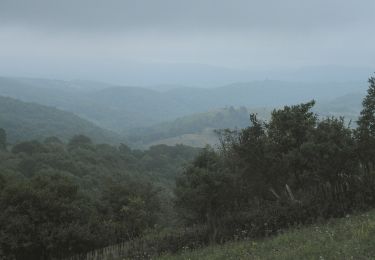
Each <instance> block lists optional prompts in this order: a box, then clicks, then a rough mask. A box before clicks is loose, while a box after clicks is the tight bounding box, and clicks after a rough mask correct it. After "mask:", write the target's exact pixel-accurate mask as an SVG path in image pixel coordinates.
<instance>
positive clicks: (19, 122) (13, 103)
mask: <svg viewBox="0 0 375 260" xmlns="http://www.w3.org/2000/svg"><path fill="white" fill-rule="evenodd" d="M0 128H3V129H5V130H6V132H7V133H8V142H9V143H10V144H14V143H16V142H19V141H25V140H34V139H37V140H43V139H45V138H46V137H49V136H56V137H58V138H60V139H61V140H64V141H66V140H68V139H70V138H72V137H73V136H74V135H77V134H84V135H87V136H89V137H90V138H92V139H93V140H95V141H97V142H103V143H120V142H121V141H123V138H121V137H120V135H118V134H115V133H114V132H111V131H109V130H104V129H102V128H100V127H98V126H96V125H95V124H93V123H92V122H90V121H87V120H85V119H82V118H80V117H78V116H77V115H75V114H73V113H70V112H65V111H61V110H58V109H56V108H52V107H47V106H42V105H39V104H35V103H26V102H22V101H19V100H16V99H13V98H8V97H1V96H0Z"/></svg>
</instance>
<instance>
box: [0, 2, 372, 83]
mask: <svg viewBox="0 0 375 260" xmlns="http://www.w3.org/2000/svg"><path fill="white" fill-rule="evenodd" d="M374 12H375V1H374V0H257V1H254V0H226V1H224V0H184V1H182V0H132V1H130V0H0V75H1V74H2V75H18V74H19V75H20V76H40V77H67V78H85V79H91V78H92V79H95V80H107V81H108V80H110V78H111V77H114V78H115V79H114V80H113V81H116V82H120V83H124V84H126V83H133V82H127V79H126V77H125V76H124V77H121V75H127V74H126V72H127V71H133V72H134V71H135V68H140V71H141V70H142V69H143V71H144V73H143V74H142V75H141V76H143V77H147V75H146V74H147V73H146V71H150V70H153V68H155V70H156V69H157V68H159V69H160V67H163V66H167V67H168V66H175V64H190V65H189V68H191V67H192V66H193V65H191V64H201V65H200V66H203V65H204V66H206V65H210V66H215V67H224V68H228V69H241V70H250V71H257V70H287V69H298V68H301V67H310V66H327V65H329V66H331V65H338V66H344V67H357V68H358V67H360V68H375V48H374V46H375V29H374V28H375V15H374ZM184 66H185V68H186V66H187V65H184ZM145 67H146V68H147V69H144V68H145ZM374 70H375V69H374ZM1 71H2V72H1ZM156 71H157V70H156ZM133 74H134V73H133ZM162 81H165V82H166V81H167V80H166V79H165V78H164V79H163V80H162ZM135 82H137V81H135ZM147 83H150V82H147ZM155 83H160V82H155ZM166 83H167V82H166ZM173 83H176V82H173ZM181 84H184V82H181Z"/></svg>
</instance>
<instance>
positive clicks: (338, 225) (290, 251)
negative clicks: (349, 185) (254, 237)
mask: <svg viewBox="0 0 375 260" xmlns="http://www.w3.org/2000/svg"><path fill="white" fill-rule="evenodd" d="M160 259H163V260H180V259H191V260H193V259H223V260H224V259H296V260H297V259H298V260H299V259H375V210H373V211H370V212H368V213H366V214H360V215H356V216H350V217H347V218H344V219H338V220H331V221H330V222H329V223H326V224H322V225H313V226H310V227H304V228H301V229H295V230H290V231H287V232H286V233H283V234H281V235H278V236H275V237H272V238H268V239H264V240H259V241H245V242H232V243H228V244H225V245H223V246H213V247H207V248H204V249H201V250H195V251H187V252H185V253H182V254H180V255H171V256H164V257H161V258H160Z"/></svg>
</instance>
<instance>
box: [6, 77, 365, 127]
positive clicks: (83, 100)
mask: <svg viewBox="0 0 375 260" xmlns="http://www.w3.org/2000/svg"><path fill="white" fill-rule="evenodd" d="M80 84H81V85H80ZM93 84H94V83H93ZM94 85H95V86H93V89H90V83H89V82H84V81H83V82H80V81H73V82H69V81H55V80H44V79H19V78H4V77H3V78H0V95H3V96H9V97H12V98H16V99H20V100H22V101H26V102H35V103H38V104H42V105H46V106H52V107H56V108H58V109H61V110H65V111H69V112H72V113H75V114H77V115H78V116H80V117H82V118H84V119H86V120H89V121H91V122H93V123H95V124H96V125H98V126H100V127H103V128H106V129H110V130H112V131H116V132H118V133H124V132H127V131H130V129H133V128H140V127H148V126H152V125H155V124H158V123H161V122H165V121H172V120H175V119H177V118H179V117H183V116H188V115H191V114H196V113H201V112H204V111H211V110H214V109H218V108H223V107H229V106H234V107H240V106H245V107H277V106H281V105H286V104H295V103H301V102H305V101H308V100H311V99H316V100H318V101H319V102H322V101H328V100H331V99H334V98H336V97H338V96H342V95H345V94H347V93H350V92H361V91H364V90H365V89H366V88H367V84H366V83H365V82H362V83H361V82H346V83H337V82H336V83H335V82H333V83H303V82H283V81H271V80H265V81H254V82H248V83H235V84H231V85H227V86H222V87H217V88H210V89H202V88H186V87H179V88H175V89H168V90H164V91H157V90H152V89H147V88H138V87H121V86H112V85H110V84H105V83H95V84H94Z"/></svg>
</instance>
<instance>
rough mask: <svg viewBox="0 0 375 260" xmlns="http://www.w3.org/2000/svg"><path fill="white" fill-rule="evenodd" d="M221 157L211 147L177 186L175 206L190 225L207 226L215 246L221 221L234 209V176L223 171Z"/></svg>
mask: <svg viewBox="0 0 375 260" xmlns="http://www.w3.org/2000/svg"><path fill="white" fill-rule="evenodd" d="M220 162H221V160H220V157H219V155H218V154H217V153H216V152H215V151H214V150H212V149H211V148H209V147H206V148H205V149H204V150H203V151H202V153H201V154H200V155H199V156H198V157H197V158H196V159H195V160H194V162H193V164H192V166H191V167H189V168H188V169H187V170H186V171H185V172H184V173H183V176H181V177H180V178H179V179H178V180H177V182H176V190H175V194H176V202H175V205H176V207H177V208H178V210H179V213H180V214H181V216H183V218H184V219H185V220H186V221H188V223H200V224H206V225H207V227H208V229H209V233H210V234H209V235H210V241H211V242H216V238H217V235H218V233H219V231H220V224H221V223H220V222H221V219H222V218H223V217H224V216H225V215H226V214H228V212H231V209H233V207H234V206H235V202H234V198H233V197H232V194H233V193H232V192H231V190H232V188H233V181H232V178H231V175H230V174H229V173H227V172H226V171H225V169H222V168H221V167H222V165H221V163H220Z"/></svg>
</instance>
